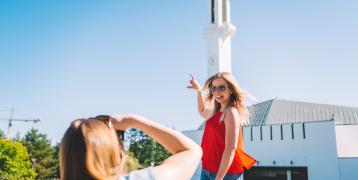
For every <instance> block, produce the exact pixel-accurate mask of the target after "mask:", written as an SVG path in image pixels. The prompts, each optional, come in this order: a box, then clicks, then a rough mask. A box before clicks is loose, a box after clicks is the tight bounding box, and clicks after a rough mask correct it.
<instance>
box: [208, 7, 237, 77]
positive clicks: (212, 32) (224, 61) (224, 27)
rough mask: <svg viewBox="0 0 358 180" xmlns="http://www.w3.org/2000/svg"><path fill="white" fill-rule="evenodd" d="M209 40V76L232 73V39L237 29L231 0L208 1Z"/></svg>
mask: <svg viewBox="0 0 358 180" xmlns="http://www.w3.org/2000/svg"><path fill="white" fill-rule="evenodd" d="M208 2H209V15H208V17H209V18H208V20H209V23H208V27H207V28H206V31H205V38H206V39H207V43H208V47H207V50H208V52H207V58H208V76H209V77H210V76H212V75H213V74H215V73H217V72H231V37H232V36H233V35H234V34H235V31H236V27H235V26H234V25H233V24H231V16H230V0H208Z"/></svg>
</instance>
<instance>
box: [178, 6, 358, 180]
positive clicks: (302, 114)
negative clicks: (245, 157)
mask: <svg viewBox="0 0 358 180" xmlns="http://www.w3.org/2000/svg"><path fill="white" fill-rule="evenodd" d="M208 4H209V6H208V12H209V13H208V27H207V28H206V32H205V38H206V39H207V42H208V52H207V55H208V76H211V75H213V74H214V73H216V72H223V71H226V72H231V37H232V36H233V35H234V34H235V31H236V28H235V26H234V25H233V24H231V21H230V0H208ZM251 114H252V116H251V124H250V125H249V126H246V127H244V129H243V131H244V132H243V133H244V144H245V148H246V151H247V152H248V153H249V154H250V155H252V156H253V157H255V158H256V160H257V164H256V165H255V166H254V167H253V168H252V169H250V170H249V171H246V173H245V174H244V178H245V180H286V179H287V180H308V179H309V180H358V108H353V107H344V106H335V105H326V104H314V103H307V102H297V101H287V100H279V99H272V100H269V101H265V102H261V103H258V104H254V105H253V108H252V109H251ZM203 131H204V124H203V125H202V126H200V127H199V128H198V129H196V130H189V131H184V134H186V135H187V136H189V137H191V138H192V139H193V140H195V141H196V142H197V143H199V144H200V143H201V138H202V135H203ZM200 169H201V166H200V165H199V167H198V169H197V171H196V173H195V175H194V176H193V178H192V179H200Z"/></svg>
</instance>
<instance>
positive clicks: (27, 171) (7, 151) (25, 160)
mask: <svg viewBox="0 0 358 180" xmlns="http://www.w3.org/2000/svg"><path fill="white" fill-rule="evenodd" d="M31 165H32V163H31V161H30V156H29V154H28V152H27V151H26V148H25V147H24V146H23V145H22V144H21V143H20V142H15V141H12V140H8V139H4V138H0V179H35V176H36V173H35V171H34V170H33V169H32V168H31Z"/></svg>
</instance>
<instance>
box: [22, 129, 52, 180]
mask: <svg viewBox="0 0 358 180" xmlns="http://www.w3.org/2000/svg"><path fill="white" fill-rule="evenodd" d="M22 143H23V144H24V145H25V147H26V149H27V151H28V152H29V153H30V157H31V160H33V161H35V162H36V163H35V166H34V168H35V171H36V173H37V177H36V179H45V178H50V177H51V176H52V175H53V174H54V173H55V171H56V168H57V165H58V162H57V160H56V159H54V153H55V150H54V149H53V147H52V146H51V143H50V140H48V139H47V135H46V134H42V133H39V131H38V130H37V129H31V130H30V131H29V132H27V133H26V135H25V136H24V138H23V140H22Z"/></svg>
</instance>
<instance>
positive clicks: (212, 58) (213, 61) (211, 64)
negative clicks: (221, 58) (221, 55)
mask: <svg viewBox="0 0 358 180" xmlns="http://www.w3.org/2000/svg"><path fill="white" fill-rule="evenodd" d="M214 63H215V58H214V57H213V56H210V57H209V65H210V66H213V65H214Z"/></svg>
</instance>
